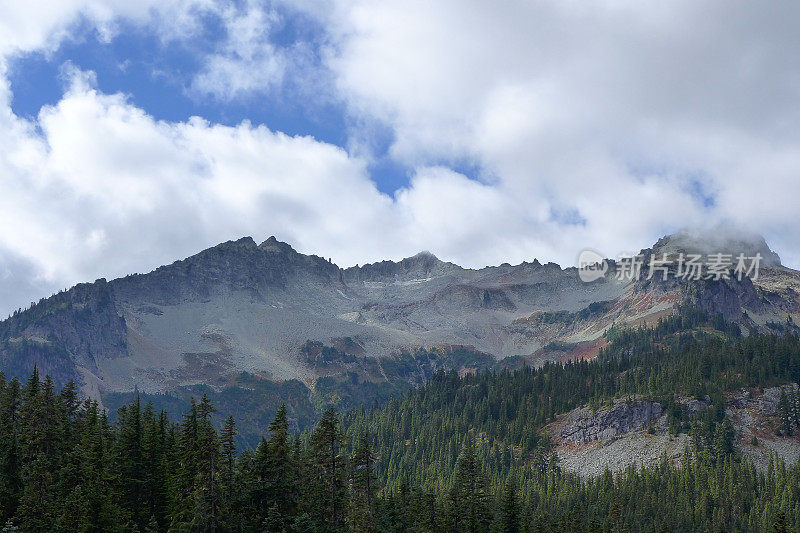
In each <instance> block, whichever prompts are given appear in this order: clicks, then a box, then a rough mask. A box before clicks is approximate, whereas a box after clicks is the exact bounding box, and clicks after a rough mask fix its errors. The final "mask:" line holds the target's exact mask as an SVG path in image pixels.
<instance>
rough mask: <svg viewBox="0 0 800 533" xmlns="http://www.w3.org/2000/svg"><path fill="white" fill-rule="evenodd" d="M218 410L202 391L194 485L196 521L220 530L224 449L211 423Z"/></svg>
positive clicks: (208, 528) (204, 528)
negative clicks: (195, 480) (221, 471)
mask: <svg viewBox="0 0 800 533" xmlns="http://www.w3.org/2000/svg"><path fill="white" fill-rule="evenodd" d="M215 411H216V410H215V409H214V407H213V406H212V405H211V402H210V400H209V399H208V396H206V395H205V394H203V397H202V398H201V400H200V404H199V405H198V406H197V448H198V458H199V460H200V464H199V467H198V475H197V483H196V487H195V495H196V508H195V517H194V520H193V523H194V524H196V525H197V526H199V527H200V528H201V529H203V530H204V531H209V532H211V533H213V532H215V531H216V530H217V527H218V524H219V523H220V516H221V512H222V508H221V506H220V503H221V493H222V490H221V486H220V482H221V480H220V478H221V476H220V463H221V448H220V442H219V438H218V436H217V432H216V431H215V430H214V427H213V425H212V424H211V413H214V412H215Z"/></svg>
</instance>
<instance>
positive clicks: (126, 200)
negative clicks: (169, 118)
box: [0, 0, 800, 310]
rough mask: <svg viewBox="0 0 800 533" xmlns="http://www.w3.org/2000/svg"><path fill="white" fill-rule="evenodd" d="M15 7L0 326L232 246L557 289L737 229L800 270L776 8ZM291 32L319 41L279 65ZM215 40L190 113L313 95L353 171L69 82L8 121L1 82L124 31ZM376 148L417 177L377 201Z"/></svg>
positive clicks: (68, 0) (790, 69)
mask: <svg viewBox="0 0 800 533" xmlns="http://www.w3.org/2000/svg"><path fill="white" fill-rule="evenodd" d="M14 6H17V4H14ZM19 6H21V7H6V8H0V10H2V9H5V10H6V11H7V12H6V13H3V12H0V145H2V146H3V147H4V151H3V152H2V153H0V188H1V189H2V191H1V192H2V194H0V228H3V229H2V230H0V273H2V272H5V273H6V277H5V278H2V279H11V280H13V283H14V284H15V285H16V287H18V288H19V289H18V290H17V289H14V290H13V291H10V290H7V289H5V288H4V287H5V285H4V282H3V281H2V279H0V296H3V297H7V298H8V302H7V304H5V307H4V309H6V310H8V309H11V308H14V307H18V306H20V305H23V304H24V303H27V302H28V301H30V300H31V299H37V298H38V297H39V296H41V294H39V293H40V292H41V290H43V288H48V290H50V289H49V288H52V289H57V288H62V287H64V286H66V285H70V284H72V283H75V282H77V281H83V280H91V279H94V278H96V277H100V276H105V277H114V276H118V275H123V274H127V273H129V272H136V271H146V270H149V269H151V268H154V267H156V266H158V265H159V264H162V263H167V262H170V261H172V260H175V259H178V258H181V257H184V256H186V255H189V254H191V253H194V252H196V251H198V250H199V249H201V248H204V247H206V246H210V245H213V244H215V243H216V242H219V241H222V240H226V239H230V238H238V237H240V236H242V235H248V234H249V235H253V236H254V237H255V238H257V239H258V238H264V237H266V236H268V235H270V234H276V235H277V236H278V237H279V238H282V239H284V240H288V241H290V242H292V243H293V244H294V245H296V246H297V247H298V248H300V249H301V251H305V252H313V253H319V254H322V255H325V256H330V257H333V258H334V260H335V261H337V262H339V263H340V264H342V265H349V264H354V263H363V262H365V261H373V260H379V259H384V258H394V259H397V258H400V257H403V256H405V255H410V254H412V253H415V252H416V251H418V250H422V249H428V250H431V251H432V252H434V253H436V254H437V255H439V256H441V257H442V258H444V259H447V260H452V261H455V262H458V263H460V264H464V265H466V266H483V265H486V264H498V263H500V262H503V261H509V262H514V263H516V262H519V261H522V260H532V259H533V258H534V257H538V258H539V259H541V260H555V261H558V262H560V263H562V264H565V263H566V264H569V263H572V262H573V261H574V260H575V258H576V257H577V254H578V252H579V251H580V250H581V249H582V248H584V247H590V248H593V249H598V250H600V251H603V252H604V253H606V254H607V255H609V256H615V255H616V254H617V253H619V252H622V251H636V250H637V249H639V248H641V247H643V246H647V245H649V244H650V243H651V242H653V241H654V240H655V238H656V237H658V236H660V235H661V234H664V233H666V232H669V231H673V230H675V229H678V228H680V227H682V226H686V225H689V226H691V225H704V224H705V225H708V226H709V227H711V226H713V225H714V224H717V223H719V222H723V223H725V222H731V223H734V222H735V223H736V224H737V225H738V226H744V227H747V228H748V229H751V230H753V231H756V232H761V233H764V234H766V236H767V237H768V239H769V240H770V241H771V242H774V243H775V246H776V247H777V248H778V251H779V252H780V253H781V256H782V258H783V259H784V262H786V263H789V264H793V265H798V264H800V237H799V236H798V235H797V233H796V232H795V231H794V230H793V228H794V227H797V225H798V224H800V212H798V211H797V209H796V203H797V199H798V198H800V180H798V179H797V176H798V175H800V151H799V150H798V148H797V147H798V141H800V138H798V137H800V131H798V130H797V128H796V127H795V125H796V124H797V123H798V118H800V117H798V114H800V106H798V105H797V103H798V96H800V95H799V94H798V92H799V91H800V83H799V78H798V75H797V72H798V69H797V66H796V65H795V64H794V63H795V62H796V59H795V56H796V54H794V50H796V49H798V45H800V42H798V41H799V40H800V35H798V33H797V32H796V31H795V29H794V28H793V26H792V24H791V21H793V20H796V18H797V13H794V12H793V10H794V9H795V8H794V7H793V6H792V5H791V4H772V5H771V6H756V5H754V4H751V3H745V2H734V3H723V2H689V1H686V2H678V3H672V4H670V5H669V7H667V6H666V5H664V4H662V3H656V2H640V3H624V2H598V3H592V4H582V3H576V2H561V1H558V2H556V1H543V2H534V3H531V2H503V3H499V4H498V3H494V4H487V3H484V2H463V1H459V2H455V1H447V0H441V1H436V2H411V3H409V2H399V1H393V0H387V1H385V2H380V3H377V2H367V1H361V0H347V1H345V0H342V1H331V2H325V3H320V2H310V3H291V4H288V3H274V4H272V3H270V4H267V3H258V2H250V1H248V2H243V3H239V4H236V5H235V6H234V7H230V6H229V5H228V4H223V3H218V2H210V1H208V2H206V1H202V0H197V1H185V2H174V3H173V2H169V3H156V2H150V1H149V0H145V1H143V2H137V3H133V4H132V3H130V2H121V1H120V2H118V3H115V2H92V1H89V0H83V1H78V0H65V1H64V2H59V3H54V6H53V9H51V10H47V9H44V10H43V9H41V6H35V5H34V4H24V5H23V4H19ZM35 9H39V11H44V13H43V14H42V16H34V10H35ZM9 10H13V12H12V11H9ZM291 10H294V12H296V11H297V10H300V11H302V13H301V16H303V17H308V18H309V19H313V21H314V22H313V25H314V27H315V28H318V31H319V32H322V33H321V34H314V35H312V36H308V35H305V36H300V37H298V38H297V39H289V42H288V43H286V42H285V43H281V42H279V39H278V37H277V34H278V33H279V29H280V28H282V27H283V26H282V25H283V24H284V23H285V18H284V17H287V16H289V11H291ZM4 15H7V16H4ZM208 17H211V18H214V20H218V21H221V23H222V26H223V28H224V30H225V32H224V38H223V39H222V40H221V41H219V42H215V43H214V44H213V46H211V47H210V50H211V51H210V52H209V53H208V54H207V55H205V56H201V57H200V58H199V64H200V65H201V69H200V71H199V72H198V73H197V77H196V78H195V79H194V82H193V85H192V87H191V90H192V91H193V92H194V93H195V94H196V95H199V96H198V97H210V98H214V99H215V100H216V101H218V103H219V105H225V102H226V101H227V100H231V99H240V98H251V99H252V98H265V97H266V96H265V95H273V96H274V95H275V94H276V93H281V95H282V96H281V97H285V96H286V93H293V92H295V94H294V98H295V99H296V100H295V103H298V102H300V103H302V101H303V100H304V99H305V98H306V96H307V94H308V93H309V92H313V93H314V94H315V96H316V95H318V93H326V94H325V97H326V98H334V99H336V100H337V101H338V102H340V103H341V105H342V106H344V107H345V109H346V112H347V114H348V124H349V125H350V127H351V128H352V130H351V131H350V132H349V135H350V143H349V144H348V146H349V150H346V149H344V148H342V147H338V146H334V145H331V144H326V143H322V142H319V141H317V140H315V139H313V138H311V137H304V136H293V137H292V136H287V135H285V134H283V133H281V132H279V131H274V130H272V129H269V128H268V127H266V126H255V125H252V124H249V123H247V122H244V123H241V124H239V125H237V126H233V127H230V126H221V125H218V124H213V123H210V122H208V121H207V120H205V119H203V118H201V117H195V118H192V119H190V120H188V121H186V122H164V121H158V120H155V119H154V118H153V117H152V116H150V115H149V114H148V113H147V112H146V111H145V110H144V109H141V108H138V107H136V106H135V105H133V104H132V99H131V98H130V97H129V96H128V95H125V94H104V93H102V92H100V91H98V90H97V89H96V88H95V82H94V80H93V77H92V73H91V72H87V71H82V70H80V68H78V67H77V66H74V65H69V64H68V65H66V66H65V67H64V69H63V72H64V76H65V78H66V80H67V88H66V90H65V93H64V95H63V97H62V99H61V100H60V101H59V102H58V103H57V104H55V105H53V106H50V107H45V108H43V109H42V110H41V112H40V114H39V116H38V117H37V118H36V119H35V120H26V119H23V118H20V117H17V116H15V115H14V113H13V112H12V111H11V108H10V105H9V102H10V100H11V98H12V95H11V92H10V89H9V86H8V83H7V80H5V79H4V78H2V76H1V75H2V72H3V70H2V68H3V63H4V59H3V58H6V59H7V58H9V57H12V56H14V55H15V54H20V53H25V52H29V51H47V50H52V49H54V47H55V46H58V43H59V42H60V41H62V40H63V39H69V38H79V33H80V32H82V31H84V32H85V31H87V28H90V29H91V28H94V29H96V30H97V31H98V32H99V33H100V35H101V36H104V37H103V38H106V39H112V38H113V36H114V35H115V33H116V32H119V31H123V30H122V29H120V28H124V27H125V25H126V24H135V25H138V26H139V27H142V28H147V29H149V30H151V31H160V30H159V29H163V30H164V37H163V38H164V39H165V40H169V39H194V38H198V35H199V34H201V33H202V32H201V31H200V28H202V27H203V23H204V21H205V20H206V19H207V18H208ZM198 49H204V48H203V47H198ZM206 49H208V48H206ZM287 87H288V88H290V90H288V91H287ZM133 90H135V88H134V89H133ZM281 91H282V92H281ZM290 96H291V94H290ZM266 102H267V103H265V105H268V103H274V102H275V100H274V99H273V100H269V99H267V100H266ZM374 131H381V132H384V133H382V135H384V136H386V137H388V138H390V139H391V140H392V142H391V146H390V148H389V153H388V154H387V157H389V158H391V159H392V160H393V161H394V162H395V163H396V164H398V165H402V166H403V167H405V168H409V169H411V172H410V175H411V179H410V182H409V183H408V185H407V186H406V187H403V188H401V189H400V190H398V191H397V192H396V193H395V195H394V196H393V197H391V196H388V195H385V194H382V193H380V192H379V191H378V190H377V189H376V187H375V184H374V181H373V179H374V176H370V175H369V172H368V170H367V169H368V168H369V165H370V163H371V162H372V161H371V160H370V158H371V157H372V156H371V155H370V154H371V152H372V148H371V146H372V145H371V143H370V139H369V138H368V137H370V136H371V135H373V132H374ZM385 132H389V133H388V134H386V133H385ZM379 144H380V143H379ZM365 147H366V148H365ZM464 168H470V169H471V170H470V171H469V172H467V171H462V172H459V170H458V169H464ZM467 174H469V175H467ZM3 291H5V292H3ZM0 310H2V309H0Z"/></svg>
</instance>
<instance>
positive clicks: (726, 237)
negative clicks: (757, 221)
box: [651, 226, 781, 267]
mask: <svg viewBox="0 0 800 533" xmlns="http://www.w3.org/2000/svg"><path fill="white" fill-rule="evenodd" d="M651 251H652V253H654V254H656V255H657V256H660V255H662V254H665V253H666V254H668V255H670V256H671V255H675V254H678V253H681V252H683V253H685V254H701V255H707V254H714V253H723V254H731V255H732V256H733V257H734V258H736V256H738V255H739V254H741V253H743V254H745V256H748V257H752V256H755V255H756V254H757V253H759V254H761V257H762V259H761V266H762V267H778V266H781V258H780V257H779V256H778V254H776V253H775V252H773V251H772V250H771V249H770V248H769V246H768V245H767V242H766V240H764V237H762V236H761V235H758V234H755V233H751V232H747V231H742V230H735V229H730V228H724V227H722V226H717V227H716V228H713V229H710V230H699V229H683V230H681V231H679V232H677V233H673V234H672V235H665V236H664V237H662V238H660V239H659V240H658V241H657V242H656V243H655V244H654V245H653V247H652V249H651Z"/></svg>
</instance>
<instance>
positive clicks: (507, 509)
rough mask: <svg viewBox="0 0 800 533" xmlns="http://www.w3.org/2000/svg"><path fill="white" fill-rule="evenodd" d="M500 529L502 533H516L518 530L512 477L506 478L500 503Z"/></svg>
mask: <svg viewBox="0 0 800 533" xmlns="http://www.w3.org/2000/svg"><path fill="white" fill-rule="evenodd" d="M499 517H500V527H499V531H501V532H502V533H517V532H518V531H519V530H520V520H519V517H520V510H519V502H518V501H517V484H516V482H515V481H514V478H513V477H510V476H509V478H508V480H507V481H506V485H505V487H504V489H503V495H502V501H501V503H500V514H499Z"/></svg>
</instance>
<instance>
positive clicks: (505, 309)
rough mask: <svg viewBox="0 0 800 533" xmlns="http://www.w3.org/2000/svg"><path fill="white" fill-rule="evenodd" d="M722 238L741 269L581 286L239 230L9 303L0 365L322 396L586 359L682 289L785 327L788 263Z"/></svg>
mask: <svg viewBox="0 0 800 533" xmlns="http://www.w3.org/2000/svg"><path fill="white" fill-rule="evenodd" d="M731 242H734V243H735V244H736V245H737V246H739V247H740V249H742V250H743V251H746V252H748V253H752V252H753V251H754V250H755V251H760V252H763V255H764V256H765V257H768V260H766V261H765V263H764V264H765V266H763V267H762V269H761V272H760V274H761V277H759V279H758V280H756V281H755V282H753V281H751V280H750V279H748V278H744V279H742V280H741V281H739V280H736V279H730V280H721V281H710V280H709V281H706V280H703V281H684V280H680V279H674V278H671V279H668V280H666V281H662V280H660V279H659V278H658V277H655V278H653V279H650V280H647V279H640V280H632V281H631V280H618V279H616V278H615V277H614V276H607V277H605V278H602V279H600V280H597V281H594V282H591V283H584V282H582V281H581V280H580V279H579V277H578V275H577V270H576V269H575V268H566V269H562V268H561V267H559V266H558V265H556V264H553V263H548V264H544V265H543V264H541V263H539V262H538V261H535V260H534V261H533V262H531V263H522V264H520V265H516V266H511V265H508V264H504V265H500V266H496V267H486V268H483V269H479V270H472V269H465V268H462V267H459V266H457V265H454V264H452V263H447V262H443V261H440V260H439V259H437V258H436V257H435V256H433V255H432V254H429V253H421V254H418V255H416V256H414V257H410V258H407V259H404V260H402V261H399V262H392V261H384V262H381V263H375V264H371V265H364V266H360V267H359V266H356V267H351V268H347V269H342V268H339V267H338V266H337V265H335V264H333V263H331V262H329V261H327V260H325V259H323V258H320V257H317V256H314V255H304V254H301V253H298V252H297V251H295V250H294V249H293V248H292V247H291V246H289V245H288V244H286V243H283V242H280V241H278V240H277V239H275V238H274V237H271V238H270V239H268V240H266V241H265V242H263V243H261V244H260V245H257V244H256V243H255V242H254V241H253V239H251V238H249V237H248V238H243V239H240V240H238V241H229V242H226V243H222V244H220V245H218V246H215V247H213V248H210V249H207V250H204V251H202V252H200V253H198V254H197V255H194V256H192V257H189V258H187V259H185V260H182V261H177V262H175V263H173V264H171V265H166V266H163V267H160V268H158V269H156V270H154V271H153V272H150V273H148V274H137V275H131V276H127V277H125V278H120V279H116V280H113V281H106V280H98V281H96V282H94V283H89V284H81V285H77V286H76V287H74V288H72V289H70V290H68V291H64V292H62V293H59V294H57V295H54V296H52V297H50V298H47V299H44V300H42V301H40V302H39V303H38V304H36V305H33V306H32V307H31V308H29V309H27V310H25V311H22V312H19V313H15V315H14V316H12V317H10V318H9V319H7V320H5V321H3V322H0V368H2V369H3V370H4V371H5V372H6V374H9V375H26V374H27V373H29V372H30V370H31V368H32V367H33V365H34V364H36V365H38V367H39V369H40V371H41V372H42V373H49V374H51V375H53V376H54V377H55V378H56V379H57V381H60V382H64V381H66V380H67V379H76V380H77V381H78V382H79V383H80V385H81V387H82V389H83V392H84V393H85V394H86V395H88V396H92V397H95V398H104V397H106V396H107V395H109V394H112V393H121V392H125V391H132V390H133V389H134V388H138V389H139V390H140V391H144V392H147V393H159V392H173V391H178V390H182V389H186V388H191V387H198V386H201V385H202V386H206V387H211V388H212V389H213V390H216V391H221V390H224V389H226V388H230V387H239V388H244V389H247V388H248V387H251V385H245V384H243V383H253V382H255V383H258V382H284V381H287V380H298V381H300V382H302V383H304V384H305V386H306V387H308V388H309V389H310V390H311V391H314V392H316V389H317V386H318V385H321V390H322V389H324V391H326V392H325V394H327V395H328V396H327V399H325V401H328V400H331V399H332V398H333V399H334V400H335V399H336V398H337V397H339V396H341V395H342V394H343V393H342V387H345V388H347V389H348V390H350V391H351V392H352V391H353V390H354V389H355V388H356V387H358V388H359V390H360V391H362V390H363V391H369V392H358V394H359V395H361V396H363V397H360V399H361V400H364V401H371V400H372V399H374V398H379V397H381V396H383V397H385V396H387V395H388V394H390V393H392V392H393V391H395V390H399V389H397V388H396V387H397V386H399V385H398V384H406V385H408V384H416V383H421V382H424V380H425V379H426V376H429V375H430V373H431V372H432V371H433V370H435V369H436V368H438V367H441V366H444V367H456V368H461V369H463V370H468V369H470V368H476V367H481V366H487V365H490V364H491V363H492V360H500V359H503V358H506V357H510V356H522V357H523V358H525V359H527V360H528V361H531V362H533V363H534V364H538V363H539V362H541V361H545V360H551V359H561V360H565V359H572V358H576V357H593V355H594V354H596V352H597V350H598V349H599V347H600V346H602V344H603V342H604V341H603V339H602V334H603V332H605V331H606V330H607V329H608V327H610V326H611V325H612V324H613V323H620V322H624V323H631V324H637V323H647V322H652V321H654V320H656V319H657V318H659V317H662V316H666V315H669V314H671V313H672V312H673V310H674V309H675V308H676V306H677V305H679V304H681V303H684V302H688V303H691V304H695V305H697V306H699V307H700V308H703V309H706V310H708V311H710V312H712V313H720V314H722V315H723V316H724V318H725V319H727V320H730V321H733V322H737V323H739V324H741V325H742V326H743V327H745V328H751V329H753V328H755V329H759V328H760V329H762V330H766V329H768V328H769V327H773V328H775V327H778V328H783V327H794V326H793V324H792V322H791V321H792V320H793V318H795V317H800V315H799V313H800V305H799V304H798V300H799V299H800V298H799V297H798V292H797V291H798V290H800V274H798V273H797V272H795V271H793V270H790V269H787V268H785V267H782V266H780V260H779V258H777V255H775V254H774V253H772V252H771V251H770V250H769V248H768V247H767V246H766V243H764V242H763V240H760V241H759V240H758V239H756V240H752V239H750V240H748V241H742V240H739V241H736V240H734V241H731ZM743 243H744V244H743ZM717 245H718V243H713V244H709V243H708V242H705V241H704V240H702V239H698V238H696V237H693V236H691V235H687V234H678V235H674V236H670V237H665V238H664V239H661V240H660V241H659V242H658V243H656V245H655V246H654V247H653V248H651V249H647V250H643V251H642V254H643V257H644V258H645V262H646V260H647V258H649V256H650V254H656V255H659V256H660V254H662V253H674V252H676V251H679V250H697V249H708V250H711V248H709V246H717ZM732 251H738V250H732ZM420 350H422V351H420ZM243 373H245V374H243ZM247 376H250V377H247ZM321 380H322V381H321ZM386 384H392V386H391V387H389V388H385V387H383V386H384V385H386ZM382 387H383V388H382ZM344 394H347V393H344ZM352 394H356V393H355V392H352ZM315 401H317V399H315Z"/></svg>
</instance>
